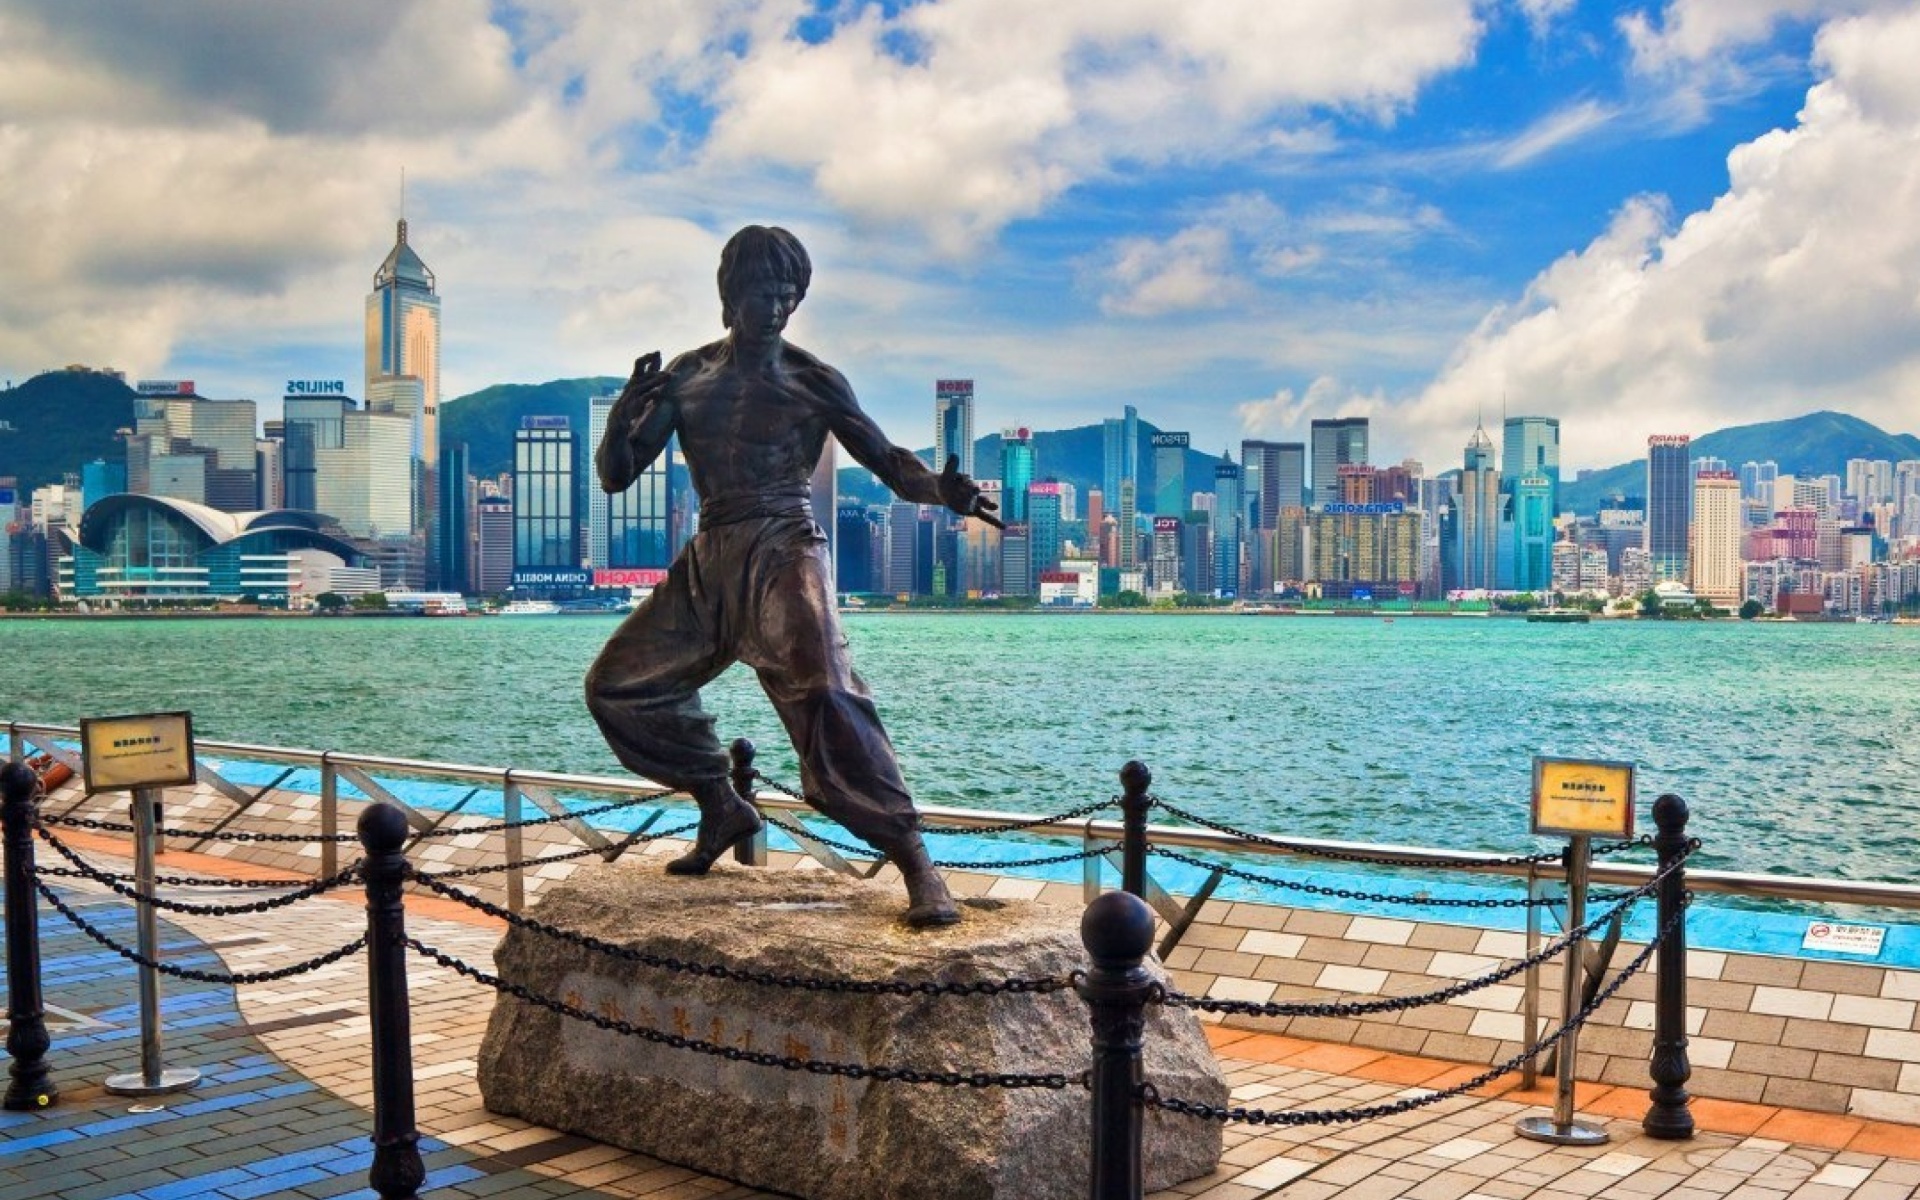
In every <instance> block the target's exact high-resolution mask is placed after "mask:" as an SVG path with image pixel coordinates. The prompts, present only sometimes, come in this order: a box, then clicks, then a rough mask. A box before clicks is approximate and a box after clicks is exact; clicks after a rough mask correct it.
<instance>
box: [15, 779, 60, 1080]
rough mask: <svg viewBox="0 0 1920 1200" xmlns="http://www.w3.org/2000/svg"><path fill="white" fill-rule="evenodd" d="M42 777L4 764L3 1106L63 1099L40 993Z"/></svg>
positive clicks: (45, 1010) (44, 1005)
mask: <svg viewBox="0 0 1920 1200" xmlns="http://www.w3.org/2000/svg"><path fill="white" fill-rule="evenodd" d="M39 793H40V780H39V777H38V776H36V775H35V774H34V773H33V769H32V768H31V767H29V766H27V764H25V763H22V762H10V763H8V764H7V765H6V766H5V767H0V820H4V821H5V823H6V867H7V889H6V896H7V1023H8V1024H7V1053H8V1054H9V1055H11V1056H12V1057H13V1067H12V1073H13V1081H12V1082H11V1083H9V1084H8V1085H7V1096H6V1100H5V1106H6V1107H7V1108H9V1109H11V1110H13V1111H14V1112H30V1111H33V1110H35V1109H41V1108H47V1107H49V1106H50V1105H52V1104H53V1103H54V1102H55V1101H56V1100H58V1099H60V1092H59V1090H58V1089H57V1088H55V1087H54V1086H53V1080H52V1078H51V1077H50V1076H49V1075H48V1073H47V1049H48V1048H49V1047H50V1046H51V1045H52V1044H53V1042H52V1039H51V1038H49V1037H48V1036H47V1009H46V1004H45V1003H44V1002H43V1001H42V999H41V996H40V898H39V896H38V895H37V894H35V892H34V890H33V884H34V880H35V879H36V878H37V876H36V875H35V874H34V869H33V812H34V808H35V806H36V805H38V804H39V799H40V798H39Z"/></svg>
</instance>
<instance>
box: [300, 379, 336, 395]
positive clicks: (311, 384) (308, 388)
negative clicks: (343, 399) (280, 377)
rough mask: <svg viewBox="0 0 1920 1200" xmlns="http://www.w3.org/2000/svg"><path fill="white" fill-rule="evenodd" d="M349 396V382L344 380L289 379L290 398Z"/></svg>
mask: <svg viewBox="0 0 1920 1200" xmlns="http://www.w3.org/2000/svg"><path fill="white" fill-rule="evenodd" d="M346 394H347V381H346V380H344V379H289V380H287V395H289V396H344V395H346Z"/></svg>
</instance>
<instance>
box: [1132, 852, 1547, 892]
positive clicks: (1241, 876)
mask: <svg viewBox="0 0 1920 1200" xmlns="http://www.w3.org/2000/svg"><path fill="white" fill-rule="evenodd" d="M1147 853H1148V854H1153V855H1158V856H1159V857H1161V858H1170V859H1172V860H1173V861H1175V862H1178V863H1185V864H1186V865H1187V866H1190V867H1199V868H1201V869H1202V870H1207V871H1216V872H1218V873H1220V874H1222V875H1229V876H1232V877H1233V878H1235V879H1238V880H1241V881H1242V882H1245V883H1254V884H1260V885H1262V886H1265V887H1272V888H1282V889H1284V890H1286V891H1293V892H1306V893H1309V894H1310V895H1314V896H1329V897H1332V898H1335V899H1339V900H1366V901H1370V902H1371V903H1374V904H1406V905H1410V906H1413V907H1418V908H1552V907H1554V906H1556V905H1558V904H1560V903H1562V902H1561V901H1560V900H1559V899H1558V898H1556V897H1553V896H1538V897H1535V896H1503V897H1491V896H1488V897H1478V896H1426V895H1412V896H1400V895H1395V894H1394V893H1392V892H1362V891H1357V890H1355V889H1353V888H1341V887H1325V886H1323V885H1321V884H1317V883H1303V882H1300V881H1297V880H1292V879H1279V878H1276V877H1275V876H1272V875H1261V874H1259V873H1257V872H1254V871H1245V870H1241V869H1240V868H1238V867H1230V866H1228V865H1226V864H1225V863H1218V862H1213V861H1211V860H1209V859H1204V858H1195V857H1193V856H1192V855H1190V854H1182V853H1180V852H1179V851H1178V850H1169V849H1167V848H1166V847H1164V846H1156V845H1153V844H1152V843H1148V845H1147Z"/></svg>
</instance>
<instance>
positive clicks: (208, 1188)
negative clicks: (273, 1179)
mask: <svg viewBox="0 0 1920 1200" xmlns="http://www.w3.org/2000/svg"><path fill="white" fill-rule="evenodd" d="M254 1178H255V1176H252V1175H249V1174H247V1173H246V1172H245V1171H242V1170H240V1169H239V1168H238V1167H228V1168H227V1169H226V1170H224V1171H215V1172H213V1173H212V1174H209V1175H198V1176H195V1177H193V1178H191V1179H182V1180H179V1181H178V1182H176V1183H163V1184H161V1185H160V1186H159V1187H151V1188H145V1189H142V1190H141V1191H140V1192H139V1195H140V1197H141V1200H194V1198H197V1197H200V1196H207V1195H211V1194H212V1193H214V1192H215V1191H218V1190H219V1189H220V1188H223V1187H226V1186H228V1185H229V1184H235V1183H245V1182H247V1181H248V1180H250V1179H254Z"/></svg>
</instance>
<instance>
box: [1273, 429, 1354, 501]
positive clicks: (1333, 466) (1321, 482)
mask: <svg viewBox="0 0 1920 1200" xmlns="http://www.w3.org/2000/svg"><path fill="white" fill-rule="evenodd" d="M1308 432H1309V438H1308V440H1309V442H1310V443H1311V444H1312V452H1313V462H1312V464H1311V465H1312V469H1313V478H1312V480H1311V485H1312V493H1311V495H1310V496H1309V497H1308V502H1309V503H1311V504H1315V505H1324V504H1329V503H1332V502H1334V501H1337V500H1338V499H1339V498H1340V468H1341V467H1342V466H1347V465H1358V464H1364V463H1365V462H1366V461H1367V419H1366V418H1365V417H1336V418H1333V419H1331V420H1328V419H1322V420H1317V421H1314V422H1313V423H1312V424H1311V426H1309V430H1308ZM1283 503H1284V501H1283Z"/></svg>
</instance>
